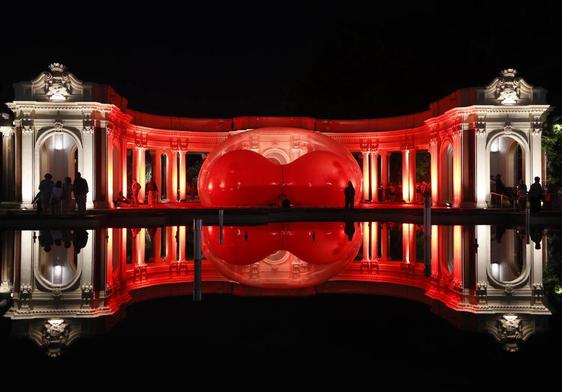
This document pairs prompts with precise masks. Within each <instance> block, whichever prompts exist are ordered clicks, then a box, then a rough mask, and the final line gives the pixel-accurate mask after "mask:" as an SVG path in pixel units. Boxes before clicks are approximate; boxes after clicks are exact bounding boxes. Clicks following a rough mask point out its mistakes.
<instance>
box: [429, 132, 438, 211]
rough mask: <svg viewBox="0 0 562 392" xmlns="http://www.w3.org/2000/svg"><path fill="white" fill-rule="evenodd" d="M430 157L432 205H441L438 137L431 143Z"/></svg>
mask: <svg viewBox="0 0 562 392" xmlns="http://www.w3.org/2000/svg"><path fill="white" fill-rule="evenodd" d="M429 155H430V158H431V204H432V205H434V206H436V205H437V204H438V203H439V139H438V138H437V136H436V135H434V136H432V137H431V140H430V141H429Z"/></svg>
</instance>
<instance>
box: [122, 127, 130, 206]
mask: <svg viewBox="0 0 562 392" xmlns="http://www.w3.org/2000/svg"><path fill="white" fill-rule="evenodd" d="M128 188H129V183H128V179H127V142H126V141H125V139H124V138H123V139H121V191H122V192H123V196H125V197H129V196H130V195H129V194H128Z"/></svg>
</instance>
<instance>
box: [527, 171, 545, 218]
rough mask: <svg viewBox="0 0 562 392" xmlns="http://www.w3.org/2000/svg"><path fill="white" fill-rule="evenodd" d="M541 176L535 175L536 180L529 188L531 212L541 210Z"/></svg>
mask: <svg viewBox="0 0 562 392" xmlns="http://www.w3.org/2000/svg"><path fill="white" fill-rule="evenodd" d="M540 181H541V179H540V177H535V182H534V183H533V184H532V185H531V187H530V188H529V193H528V195H527V196H528V197H529V205H530V207H531V212H532V213H535V212H539V211H540V210H541V199H542V198H543V189H542V186H541V183H540Z"/></svg>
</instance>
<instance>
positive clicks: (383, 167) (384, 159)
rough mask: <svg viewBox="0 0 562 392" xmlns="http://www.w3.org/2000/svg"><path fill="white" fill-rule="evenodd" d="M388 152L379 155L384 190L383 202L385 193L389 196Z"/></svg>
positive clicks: (381, 152)
mask: <svg viewBox="0 0 562 392" xmlns="http://www.w3.org/2000/svg"><path fill="white" fill-rule="evenodd" d="M388 154H389V152H388V151H379V155H380V156H381V176H380V182H381V185H382V187H383V188H384V192H383V200H384V193H386V194H387V195H388Z"/></svg>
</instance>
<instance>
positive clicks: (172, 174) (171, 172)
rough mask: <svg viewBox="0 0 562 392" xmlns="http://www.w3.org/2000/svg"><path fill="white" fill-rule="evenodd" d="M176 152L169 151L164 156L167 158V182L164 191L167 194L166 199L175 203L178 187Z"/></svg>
mask: <svg viewBox="0 0 562 392" xmlns="http://www.w3.org/2000/svg"><path fill="white" fill-rule="evenodd" d="M177 156H178V154H177V152H176V151H169V152H168V153H167V154H166V158H167V160H168V165H167V168H168V169H167V170H168V178H167V180H168V181H167V184H168V187H167V189H166V192H167V194H168V201H170V202H172V203H175V202H176V200H177V189H178V177H177V176H178V172H177V168H178V163H177Z"/></svg>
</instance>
